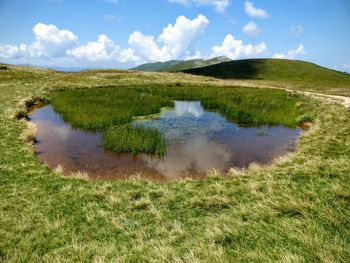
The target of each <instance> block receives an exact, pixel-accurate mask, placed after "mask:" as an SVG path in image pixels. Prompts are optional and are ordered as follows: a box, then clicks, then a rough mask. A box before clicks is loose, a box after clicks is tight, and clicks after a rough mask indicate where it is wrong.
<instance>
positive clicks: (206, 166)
mask: <svg viewBox="0 0 350 263" xmlns="http://www.w3.org/2000/svg"><path fill="white" fill-rule="evenodd" d="M29 117H30V120H31V121H32V122H34V123H35V124H36V125H37V127H38V133H37V137H36V139H37V140H36V144H35V150H36V153H37V156H38V158H39V159H40V160H42V161H43V162H45V163H46V164H48V165H49V166H50V167H56V166H58V165H62V166H63V167H64V171H65V172H66V173H70V172H75V171H82V172H87V173H88V174H89V176H90V177H91V178H96V179H98V178H101V179H124V178H128V177H130V176H135V175H137V176H141V177H146V178H150V179H156V180H174V179H179V178H184V177H191V178H201V177H205V176H206V174H207V173H208V171H210V170H212V169H217V170H219V171H220V172H222V173H223V174H225V173H226V172H227V171H228V170H229V168H231V167H247V166H248V165H249V164H250V163H253V162H255V163H259V164H266V163H269V162H271V161H273V160H274V159H275V158H276V157H279V156H281V155H284V154H286V153H288V152H291V151H293V150H294V149H295V144H296V141H297V139H298V137H299V135H300V134H301V129H300V128H287V127H284V126H267V125H266V126H259V127H242V126H239V125H237V124H235V123H233V122H231V121H228V120H227V119H226V118H225V117H223V116H222V115H220V114H219V113H217V112H209V111H206V110H204V109H203V107H202V106H201V103H200V102H199V101H175V107H174V108H172V109H167V110H163V111H162V112H161V114H159V115H158V116H157V117H156V118H154V117H153V118H151V117H150V118H143V119H142V120H135V121H134V122H133V125H143V126H146V127H155V128H157V129H158V131H160V132H161V133H162V134H163V135H164V137H165V141H166V151H167V154H166V156H165V157H164V158H157V157H152V156H147V155H144V154H139V155H137V156H133V155H132V154H116V153H114V152H110V151H106V150H104V149H103V148H102V146H101V137H102V134H101V133H99V132H91V131H86V130H83V129H75V128H72V127H71V126H70V125H69V124H68V123H66V122H64V120H63V119H62V117H61V116H60V115H59V114H57V113H56V112H55V111H54V109H53V107H52V106H51V105H47V106H43V107H38V108H36V109H35V110H33V111H32V112H31V114H30V116H29Z"/></svg>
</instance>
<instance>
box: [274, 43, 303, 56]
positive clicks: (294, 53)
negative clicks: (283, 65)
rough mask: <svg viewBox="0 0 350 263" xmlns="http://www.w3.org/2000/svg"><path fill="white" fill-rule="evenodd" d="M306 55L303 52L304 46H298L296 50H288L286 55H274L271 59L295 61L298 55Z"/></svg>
mask: <svg viewBox="0 0 350 263" xmlns="http://www.w3.org/2000/svg"><path fill="white" fill-rule="evenodd" d="M303 54H306V53H305V50H304V45H303V44H300V45H299V46H298V48H297V49H294V50H289V51H287V53H276V54H275V55H273V58H283V59H295V58H297V57H298V56H299V55H303Z"/></svg>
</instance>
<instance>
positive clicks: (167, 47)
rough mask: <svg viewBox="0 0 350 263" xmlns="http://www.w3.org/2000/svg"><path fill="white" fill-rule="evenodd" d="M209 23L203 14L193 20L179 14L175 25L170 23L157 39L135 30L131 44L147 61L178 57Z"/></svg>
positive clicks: (137, 53)
mask: <svg viewBox="0 0 350 263" xmlns="http://www.w3.org/2000/svg"><path fill="white" fill-rule="evenodd" d="M208 24H209V20H208V19H207V18H206V17H205V16H203V15H198V17H196V18H195V19H193V20H189V19H187V18H186V17H184V16H179V17H178V18H177V19H176V22H175V24H174V25H171V24H169V25H168V26H167V27H166V28H164V29H163V32H162V34H161V35H160V36H159V37H158V39H157V41H156V40H155V38H154V36H150V35H144V34H142V33H141V32H140V31H135V32H133V33H132V34H131V35H130V37H129V44H130V47H131V48H132V49H133V50H134V51H135V54H136V55H137V56H140V57H142V58H143V59H145V60H147V61H166V60H170V59H177V58H179V57H181V56H182V55H184V54H185V52H187V51H188V49H189V48H190V47H191V46H192V45H193V42H194V41H195V40H197V39H198V38H199V37H200V36H201V35H202V34H203V33H204V31H205V29H206V28H207V26H208ZM157 42H158V43H159V44H162V45H161V46H160V45H159V44H158V43H157Z"/></svg>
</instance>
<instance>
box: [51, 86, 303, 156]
mask: <svg viewBox="0 0 350 263" xmlns="http://www.w3.org/2000/svg"><path fill="white" fill-rule="evenodd" d="M174 100H200V101H201V103H202V105H203V107H204V109H206V110H211V111H218V112H220V113H221V114H222V115H224V116H225V117H226V118H228V119H229V120H231V121H234V122H237V123H238V124H239V125H245V126H246V125H255V126H261V125H266V124H268V125H285V126H288V127H295V126H296V125H297V124H299V123H300V122H301V121H302V120H303V119H302V118H301V117H300V116H301V114H302V113H303V109H304V108H305V105H307V103H306V102H304V101H303V99H302V97H301V96H299V95H295V94H291V93H289V92H286V91H283V90H277V89H260V88H242V87H222V88H216V87H212V86H202V87H197V86H191V85H188V86H181V85H176V84H175V85H173V86H160V85H154V86H153V85H152V86H146V85H135V86H133V87H128V88H125V87H105V88H99V89H77V90H68V91H61V92H56V93H54V94H53V95H52V105H53V107H54V109H55V110H56V111H58V112H59V113H61V114H62V116H63V118H64V120H65V121H67V122H69V123H71V124H72V125H73V126H74V127H81V128H85V129H99V130H106V129H109V128H110V127H112V126H118V125H124V124H128V123H131V122H132V121H133V120H135V119H137V118H140V117H141V118H142V116H145V115H151V114H153V115H154V114H157V113H159V112H160V111H161V108H162V107H169V106H172V105H173V101H174ZM301 105H304V106H303V107H301ZM308 120H309V119H308ZM136 129H137V128H131V127H130V126H125V127H121V128H117V127H113V128H112V129H109V130H108V131H106V132H105V135H104V136H103V140H102V141H103V143H102V145H103V146H104V147H105V148H106V149H109V150H113V151H116V152H118V153H122V152H132V153H133V154H138V153H147V154H154V155H158V156H162V155H164V154H165V150H164V149H161V148H162V147H165V146H164V145H163V144H159V145H158V144H157V145H155V146H151V145H152V143H154V142H157V141H158V140H159V139H158V137H159V134H158V133H156V132H155V131H153V130H152V131H149V132H147V131H146V129H147V128H143V129H142V130H136ZM128 131H129V132H130V134H127V132H128ZM118 133H120V134H118ZM138 136H139V137H138ZM152 136H155V138H153V139H152V138H150V137H152ZM113 140H115V142H113ZM137 144H139V145H137ZM158 147H160V148H158Z"/></svg>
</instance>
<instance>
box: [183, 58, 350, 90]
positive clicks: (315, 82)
mask: <svg viewBox="0 0 350 263" xmlns="http://www.w3.org/2000/svg"><path fill="white" fill-rule="evenodd" d="M184 72H186V73H191V74H196V75H204V76H212V77H216V78H222V79H246V80H249V79H251V80H258V81H260V82H266V81H268V82H270V83H274V84H275V85H279V86H281V85H282V86H286V87H292V88H293V87H296V88H297V89H318V90H321V91H322V92H329V93H331V91H334V90H338V91H339V93H340V94H341V95H349V89H350V75H349V74H346V73H344V72H340V71H336V70H331V69H328V68H324V67H321V66H318V65H316V64H313V63H309V62H305V61H299V60H285V59H246V60H235V61H229V62H224V63H220V64H215V65H211V66H207V67H202V68H194V69H188V70H185V71H184ZM312 86H313V87H312Z"/></svg>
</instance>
